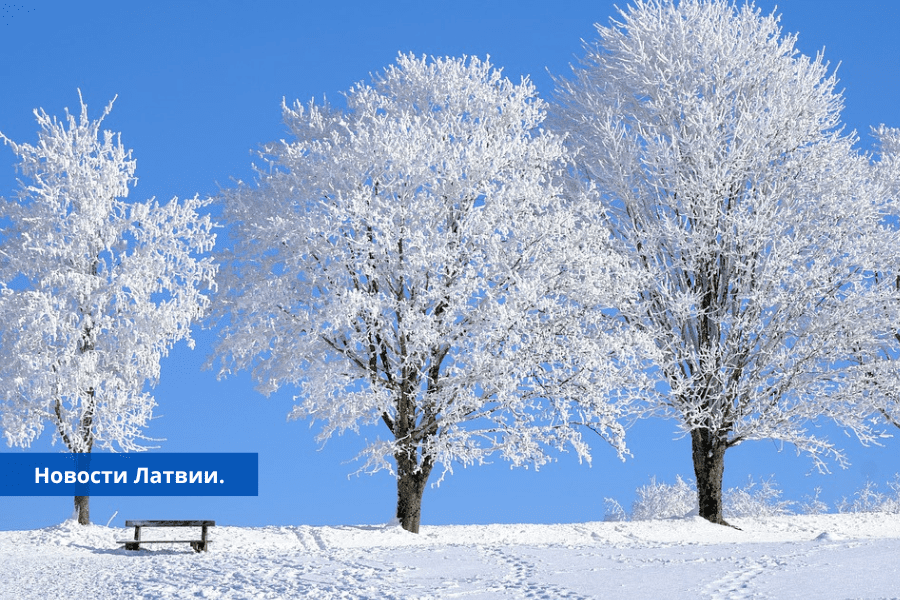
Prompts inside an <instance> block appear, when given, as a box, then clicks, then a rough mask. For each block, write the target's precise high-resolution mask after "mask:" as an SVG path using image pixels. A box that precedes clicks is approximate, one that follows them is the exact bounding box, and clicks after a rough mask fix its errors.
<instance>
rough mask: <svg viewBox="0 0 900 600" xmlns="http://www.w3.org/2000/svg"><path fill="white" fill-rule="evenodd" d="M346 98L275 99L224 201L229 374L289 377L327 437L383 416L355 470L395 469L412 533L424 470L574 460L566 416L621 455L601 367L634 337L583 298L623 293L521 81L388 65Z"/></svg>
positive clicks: (457, 62)
mask: <svg viewBox="0 0 900 600" xmlns="http://www.w3.org/2000/svg"><path fill="white" fill-rule="evenodd" d="M346 103H347V107H346V110H344V111H340V110H335V109H332V108H329V107H328V106H321V105H317V104H315V103H313V102H311V103H310V104H309V105H307V106H304V105H301V104H299V103H297V104H295V105H294V106H293V107H292V108H289V107H287V106H285V107H284V118H285V122H286V124H287V125H288V127H289V129H290V132H291V134H292V135H293V137H294V139H293V140H292V141H282V142H281V143H275V144H271V145H269V146H268V147H266V148H265V151H264V153H263V156H264V157H265V158H266V160H267V161H269V168H268V169H260V170H258V177H259V180H258V184H257V185H256V186H253V187H251V186H246V185H239V186H238V187H237V188H236V189H234V190H231V191H228V192H226V193H225V194H224V201H225V217H226V219H227V221H228V222H229V224H230V225H232V227H233V229H232V235H233V237H234V238H235V240H236V246H235V249H234V252H233V255H232V256H230V257H229V258H228V259H227V260H225V261H224V266H223V274H224V279H223V280H222V282H221V283H220V285H221V288H222V290H223V294H222V297H221V310H222V312H223V314H226V315H228V317H227V318H226V319H225V322H224V328H223V331H224V337H223V338H222V341H221V343H220V345H219V347H218V351H217V353H218V355H219V356H220V357H221V358H222V373H223V374H226V373H228V372H230V371H231V370H233V369H241V368H245V367H252V369H253V377H254V378H255V380H256V381H257V382H258V383H259V387H260V389H261V391H263V392H266V393H268V392H271V391H274V390H276V389H278V388H279V387H281V386H283V385H287V384H291V385H297V386H299V389H300V395H299V396H298V397H297V401H298V403H297V405H296V406H295V408H294V409H293V412H291V417H292V418H305V417H309V418H311V419H313V420H320V421H322V423H323V429H322V432H321V435H320V439H321V440H325V439H328V438H329V437H330V436H332V435H333V434H334V433H336V432H337V433H341V432H344V431H346V430H348V429H349V430H354V431H356V430H358V428H359V426H360V425H363V424H370V423H376V422H381V423H383V425H384V426H385V427H386V430H387V432H389V435H388V436H387V439H383V440H375V441H372V442H370V443H369V444H368V446H367V447H366V449H365V450H364V451H363V453H362V454H361V456H360V457H361V458H362V459H363V460H364V464H363V467H362V470H366V471H370V472H375V471H378V470H381V469H387V470H389V471H390V472H391V473H393V474H394V475H395V476H396V478H397V485H398V495H397V517H398V519H399V521H400V523H401V525H402V526H403V527H404V528H405V529H407V530H409V531H413V532H415V531H417V530H418V528H419V522H420V515H421V501H422V494H423V491H424V489H425V486H426V483H427V481H428V478H429V475H430V474H431V472H432V469H433V468H434V467H435V466H441V468H442V469H443V473H446V472H448V471H450V470H451V468H452V465H453V464H454V463H459V464H464V465H469V464H478V463H481V462H483V461H484V460H485V458H486V457H488V456H489V455H492V454H498V455H501V456H502V457H503V458H505V459H507V460H509V461H511V463H513V464H514V465H523V464H524V465H527V464H531V465H534V466H539V465H541V464H543V463H545V462H546V461H548V460H549V458H550V457H549V456H548V454H547V449H548V448H564V447H572V448H574V449H575V451H577V453H578V454H579V455H580V456H582V457H588V456H589V455H588V447H587V445H586V443H585V442H584V441H583V439H582V437H581V435H580V432H579V427H580V426H581V425H584V426H585V427H589V428H592V429H593V430H594V431H596V432H598V433H600V434H601V435H602V436H604V437H605V438H606V439H607V440H608V441H609V442H610V443H612V444H613V445H614V446H615V447H616V448H617V449H618V451H619V452H620V453H621V452H622V451H623V446H622V443H623V442H622V429H621V426H620V425H619V424H618V423H617V420H616V419H617V416H618V414H619V411H620V409H621V408H622V404H621V403H623V402H625V401H626V398H625V397H624V396H625V392H624V391H623V392H618V391H616V390H617V386H618V383H619V379H620V378H621V377H622V376H623V373H624V372H625V371H624V370H617V369H614V368H613V367H614V365H613V360H617V361H619V362H623V361H627V354H628V353H630V352H632V351H633V349H634V348H636V347H637V344H632V343H631V340H629V338H628V337H627V335H625V334H622V335H614V334H613V332H611V331H609V330H607V329H603V327H604V324H603V322H602V319H603V318H605V317H603V315H602V314H601V313H600V312H599V311H597V310H595V309H596V307H598V306H605V305H607V304H611V303H612V301H611V300H610V298H612V297H614V296H615V295H616V294H619V293H626V292H627V290H628V289H629V288H628V285H629V283H628V281H627V280H626V279H624V278H623V279H620V280H613V279H611V278H610V276H609V274H608V273H609V271H610V269H611V266H612V265H613V264H615V262H616V255H615V254H614V253H612V252H611V251H610V250H609V247H608V244H607V241H606V238H607V236H606V235H605V234H602V232H601V233H600V234H597V233H596V232H595V231H594V229H596V227H595V226H594V225H593V223H595V222H597V219H596V218H595V216H593V215H585V214H581V213H579V211H578V209H577V207H579V206H580V207H581V208H584V209H585V210H593V209H594V207H595V206H596V205H581V204H579V203H578V202H577V199H575V198H574V197H573V199H572V200H569V201H565V200H564V195H563V190H562V188H561V187H560V185H559V183H558V182H557V179H558V175H559V171H560V169H562V168H563V167H565V161H566V155H565V151H564V147H563V143H562V140H561V139H560V138H559V137H557V136H554V135H551V134H549V133H547V132H545V131H543V130H541V129H540V125H541V123H542V121H543V119H544V110H545V105H544V103H543V102H542V101H541V100H540V99H539V98H538V97H537V96H536V94H535V90H534V87H533V86H532V85H531V84H530V83H529V82H528V81H523V82H522V83H520V84H518V85H516V84H513V83H511V82H510V81H509V80H507V79H506V78H504V77H502V76H501V74H500V72H499V71H497V70H495V69H493V68H492V66H491V65H490V63H489V62H484V61H480V60H478V59H475V58H470V59H468V60H466V59H453V58H446V59H425V58H421V59H420V58H416V57H413V56H405V55H401V56H400V57H399V58H398V60H397V62H396V64H394V65H392V66H390V67H388V68H387V69H386V70H385V71H384V72H383V73H382V74H380V75H378V76H375V77H374V78H373V81H372V83H371V85H366V84H358V85H356V86H355V87H353V88H351V89H350V90H349V92H347V93H346ZM567 197H568V195H567ZM588 333H590V334H591V335H587V334H588ZM575 399H577V400H578V402H574V400H575ZM443 473H442V476H443Z"/></svg>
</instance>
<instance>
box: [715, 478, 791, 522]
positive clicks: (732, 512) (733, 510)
mask: <svg viewBox="0 0 900 600" xmlns="http://www.w3.org/2000/svg"><path fill="white" fill-rule="evenodd" d="M781 494H782V491H781V490H780V489H778V485H777V484H776V483H775V479H774V478H772V477H770V478H769V479H764V480H762V482H760V484H759V485H758V486H757V484H756V482H755V481H753V478H752V477H750V478H749V479H748V481H747V485H746V486H745V487H743V488H730V489H728V490H726V491H725V492H724V494H723V498H722V504H723V505H724V506H723V510H722V512H723V513H725V516H727V517H732V518H741V517H777V516H780V515H790V514H793V511H792V510H791V509H790V506H791V505H792V504H794V502H793V501H791V500H782V499H781Z"/></svg>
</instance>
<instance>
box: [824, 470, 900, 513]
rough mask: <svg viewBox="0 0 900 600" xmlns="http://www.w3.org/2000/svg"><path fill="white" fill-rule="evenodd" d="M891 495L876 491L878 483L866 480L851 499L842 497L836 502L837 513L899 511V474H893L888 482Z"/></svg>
mask: <svg viewBox="0 0 900 600" xmlns="http://www.w3.org/2000/svg"><path fill="white" fill-rule="evenodd" d="M888 487H889V488H891V490H892V492H893V495H889V494H883V493H881V492H879V491H878V485H877V484H875V483H872V482H871V481H868V480H867V481H866V484H865V485H864V486H863V488H862V489H861V490H859V491H857V492H856V493H855V494H854V495H853V499H852V500H847V498H843V499H842V500H841V501H840V502H838V504H837V510H838V512H839V513H863V512H881V513H890V514H898V513H900V475H894V480H893V481H891V482H890V483H888Z"/></svg>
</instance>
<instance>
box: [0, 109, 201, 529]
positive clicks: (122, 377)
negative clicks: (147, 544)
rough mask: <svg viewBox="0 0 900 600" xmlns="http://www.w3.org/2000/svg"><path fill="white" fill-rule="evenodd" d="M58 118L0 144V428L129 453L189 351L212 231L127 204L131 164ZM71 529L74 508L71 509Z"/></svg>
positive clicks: (170, 212) (109, 143) (75, 121)
mask: <svg viewBox="0 0 900 600" xmlns="http://www.w3.org/2000/svg"><path fill="white" fill-rule="evenodd" d="M111 108H112V103H110V104H109V106H107V108H106V110H105V111H104V113H103V115H102V116H101V118H100V119H98V120H96V121H91V120H89V119H88V114H87V106H85V104H84V102H83V101H81V115H80V118H76V117H75V115H72V114H69V113H68V111H67V112H66V118H65V119H64V120H57V119H56V118H51V117H50V116H49V115H47V113H45V112H44V111H43V110H40V111H37V110H36V111H35V115H36V117H37V121H38V124H39V125H40V132H39V135H38V143H37V144H35V145H31V144H25V143H23V144H18V143H15V142H13V141H12V140H10V139H8V138H6V137H5V136H2V134H0V136H2V137H3V140H4V141H5V142H6V143H7V144H8V145H9V146H10V147H11V148H12V150H13V151H14V152H15V154H16V155H17V156H18V158H19V164H18V168H19V171H20V173H21V175H22V179H20V190H19V194H18V198H17V199H16V200H14V201H6V200H4V201H2V204H0V214H2V215H3V217H4V219H5V223H4V225H5V226H4V228H3V230H2V236H3V237H2V248H0V251H2V254H0V260H2V262H0V273H2V282H3V287H2V295H0V315H2V322H3V328H2V334H0V336H2V337H0V347H2V350H3V364H2V366H0V392H2V402H3V404H2V413H3V414H2V427H3V434H4V436H5V437H6V441H7V443H8V444H9V445H16V446H29V445H30V444H31V442H32V441H33V440H34V439H35V438H37V437H38V436H39V435H40V434H41V432H42V430H43V428H44V425H45V423H50V424H51V426H52V427H53V429H54V432H55V436H56V437H55V438H54V443H55V441H56V439H59V440H61V441H62V442H63V444H64V445H65V447H66V448H67V450H68V451H69V452H77V453H82V452H91V450H92V449H95V448H103V449H108V450H111V451H124V452H129V451H136V450H141V449H142V447H141V445H140V440H142V439H146V438H143V436H142V433H141V432H142V430H143V428H144V427H145V426H146V425H147V424H148V421H149V419H150V418H151V414H152V410H153V407H154V405H155V403H154V399H153V396H152V395H151V394H150V393H149V392H148V390H147V388H148V384H149V385H153V384H155V383H156V381H157V380H158V379H159V372H160V365H159V363H160V358H161V357H162V356H165V355H166V354H167V353H168V350H169V348H170V347H171V346H172V345H173V344H174V343H175V342H177V341H179V340H182V339H184V340H187V341H188V343H191V344H192V343H193V342H192V340H191V338H190V326H191V322H192V321H193V320H194V319H196V318H197V317H200V316H201V315H202V314H203V313H204V311H205V309H206V308H207V306H208V304H209V298H208V297H207V295H206V294H204V291H205V290H206V289H208V288H210V287H211V286H212V285H213V283H214V278H215V272H216V267H215V265H214V263H213V262H212V258H211V257H210V256H206V257H201V256H200V255H201V254H203V253H209V252H210V251H211V250H212V246H213V243H214V240H215V236H214V234H213V233H212V228H213V224H212V223H211V222H210V219H209V217H208V216H200V215H198V213H197V210H198V209H199V208H201V207H202V206H203V205H204V204H205V202H204V201H201V200H199V199H197V198H194V199H192V200H187V201H184V202H181V203H179V202H178V201H177V200H176V199H173V200H172V201H170V202H169V203H168V204H164V205H160V204H158V203H157V202H155V201H149V202H146V203H138V202H135V203H127V202H125V200H124V198H125V197H126V196H127V195H128V192H129V187H130V186H132V185H133V184H134V182H135V177H134V169H135V161H134V160H132V158H131V153H130V151H126V150H125V149H124V147H123V146H122V144H121V141H120V139H119V136H117V135H114V134H113V133H112V132H109V131H102V132H101V130H100V125H101V122H102V121H103V119H104V118H105V117H106V116H107V115H108V114H109V111H110V109H111ZM75 507H76V509H77V510H78V518H79V522H81V523H85V524H86V523H88V522H89V504H88V498H87V497H85V496H76V497H75Z"/></svg>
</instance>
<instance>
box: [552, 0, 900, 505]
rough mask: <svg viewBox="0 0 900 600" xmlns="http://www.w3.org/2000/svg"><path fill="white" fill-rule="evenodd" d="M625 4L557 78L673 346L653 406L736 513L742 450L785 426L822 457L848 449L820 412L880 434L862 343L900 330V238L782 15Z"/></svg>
mask: <svg viewBox="0 0 900 600" xmlns="http://www.w3.org/2000/svg"><path fill="white" fill-rule="evenodd" d="M621 19H622V20H621V22H616V21H613V22H612V23H611V25H610V26H609V27H601V26H597V30H598V32H599V41H598V42H597V44H596V45H591V44H586V45H585V51H586V56H585V58H584V59H583V61H582V64H581V66H580V67H578V68H576V69H574V75H573V77H572V79H569V80H566V79H560V80H559V81H558V85H559V96H560V99H561V103H562V108H561V109H560V113H561V117H562V118H561V121H562V122H563V124H564V125H563V126H564V127H567V128H569V129H570V130H571V131H572V134H573V135H572V139H573V144H575V145H577V146H579V147H582V152H581V155H580V167H581V172H580V174H579V176H580V177H585V178H588V179H589V180H591V181H593V182H595V183H596V184H597V186H598V187H599V188H600V189H601V190H602V192H603V193H604V194H605V195H604V204H605V206H606V207H607V208H608V209H609V211H610V215H611V218H610V220H609V226H610V229H611V234H612V235H613V237H614V238H615V239H617V240H619V242H620V243H621V247H622V249H623V251H624V252H626V253H627V254H629V255H630V257H631V265H632V268H634V269H636V270H638V271H640V272H642V273H643V274H644V275H645V277H646V285H645V287H644V289H643V292H642V293H641V295H640V299H639V301H637V302H634V303H629V304H626V305H623V306H622V307H621V318H622V319H623V320H624V321H626V322H627V323H629V324H631V325H632V326H634V327H635V328H637V329H639V330H640V331H642V332H645V333H647V334H648V335H650V336H651V337H652V338H653V339H655V341H656V345H657V347H658V349H659V351H660V356H661V357H662V359H661V360H659V361H657V362H656V364H655V369H653V370H652V371H651V372H652V373H654V374H656V375H658V377H659V379H660V382H661V384H662V385H661V386H660V387H658V388H656V390H657V391H659V392H660V393H659V394H658V395H657V396H655V397H654V398H650V400H651V409H652V410H654V411H655V412H657V413H659V412H661V413H663V414H665V415H667V416H669V417H671V418H675V419H677V420H678V422H679V424H680V426H681V427H682V428H683V429H684V430H685V431H686V432H689V434H690V436H691V442H692V455H693V462H694V472H695V476H696V481H697V492H698V497H699V506H700V515H701V516H703V517H705V518H706V519H709V520H710V521H713V522H716V523H724V520H723V518H722V477H723V473H724V465H725V463H724V456H725V451H726V450H727V449H728V448H731V447H734V446H736V445H738V444H740V443H742V442H744V441H747V440H757V439H765V438H771V439H776V440H781V441H784V442H788V443H791V444H794V445H795V446H796V447H797V448H798V450H804V451H806V452H809V453H810V454H811V455H812V457H813V458H814V459H815V461H816V462H817V464H818V465H819V466H820V467H823V468H824V466H823V462H822V461H823V458H824V457H825V456H827V455H831V456H832V457H834V458H836V459H837V460H838V462H840V463H842V464H843V463H844V462H845V459H844V456H843V454H842V453H841V452H840V451H839V450H837V449H835V448H834V447H833V445H832V444H831V443H829V442H828V441H827V440H825V439H822V438H820V437H818V436H816V435H814V434H813V433H811V432H809V431H807V430H806V429H805V428H804V423H805V422H808V421H810V420H816V419H819V418H830V419H833V420H834V421H836V422H837V423H839V424H840V425H842V426H844V427H847V428H849V429H851V430H853V431H854V432H855V433H856V434H857V435H858V436H859V438H860V439H861V440H862V441H863V442H867V441H870V440H871V439H872V436H873V435H875V432H874V431H873V429H872V424H871V423H870V422H868V421H866V420H865V416H866V415H869V414H871V413H872V410H873V405H872V404H870V403H868V397H867V396H866V395H865V394H863V393H861V390H860V386H859V385H858V383H859V382H860V381H862V378H861V377H860V375H861V374H862V370H861V369H859V368H857V367H858V364H857V363H856V361H855V358H854V357H855V356H857V355H858V354H862V355H872V354H874V353H875V352H876V351H878V352H881V351H883V350H884V345H885V344H894V343H896V340H895V339H894V337H893V331H894V327H895V326H896V325H897V323H898V313H897V309H898V306H900V304H898V292H897V289H896V287H895V285H894V279H893V277H884V276H876V275H875V273H876V272H877V271H880V270H881V269H882V268H883V267H885V266H887V267H888V268H890V269H893V268H894V267H895V266H896V264H898V263H897V256H896V253H897V250H898V248H900V244H898V238H897V233H896V231H895V229H894V228H890V227H885V226H884V223H885V221H884V217H885V211H886V205H885V203H884V200H885V198H886V196H887V194H886V192H885V190H884V187H883V186H882V185H881V184H880V183H879V182H878V181H876V180H875V178H873V177H872V170H871V165H870V164H869V163H868V160H867V159H866V158H865V157H860V156H858V155H857V153H856V152H855V151H854V150H853V145H854V144H855V142H856V138H855V137H854V136H853V135H849V136H848V135H843V134H842V131H841V124H840V109H841V106H842V100H841V96H840V94H839V93H837V92H835V84H836V79H835V77H834V75H828V74H827V65H826V64H824V63H823V60H822V57H821V56H818V57H817V58H815V59H810V58H808V57H805V56H802V55H800V54H799V53H798V52H797V51H796V50H795V49H794V43H795V40H796V37H795V36H790V35H789V36H782V35H781V31H780V28H779V26H778V19H777V17H775V16H767V17H764V16H761V14H760V11H759V10H758V9H755V8H754V7H753V6H752V5H745V6H743V7H737V6H735V5H733V4H732V3H730V2H726V1H724V0H682V1H681V2H678V3H677V4H676V3H675V2H674V1H673V0H658V1H657V0H649V1H643V0H638V1H637V2H635V4H634V5H633V7H632V8H630V9H628V10H627V11H624V12H622V13H621ZM882 275H883V274H882ZM892 385H896V383H894V384H892Z"/></svg>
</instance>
